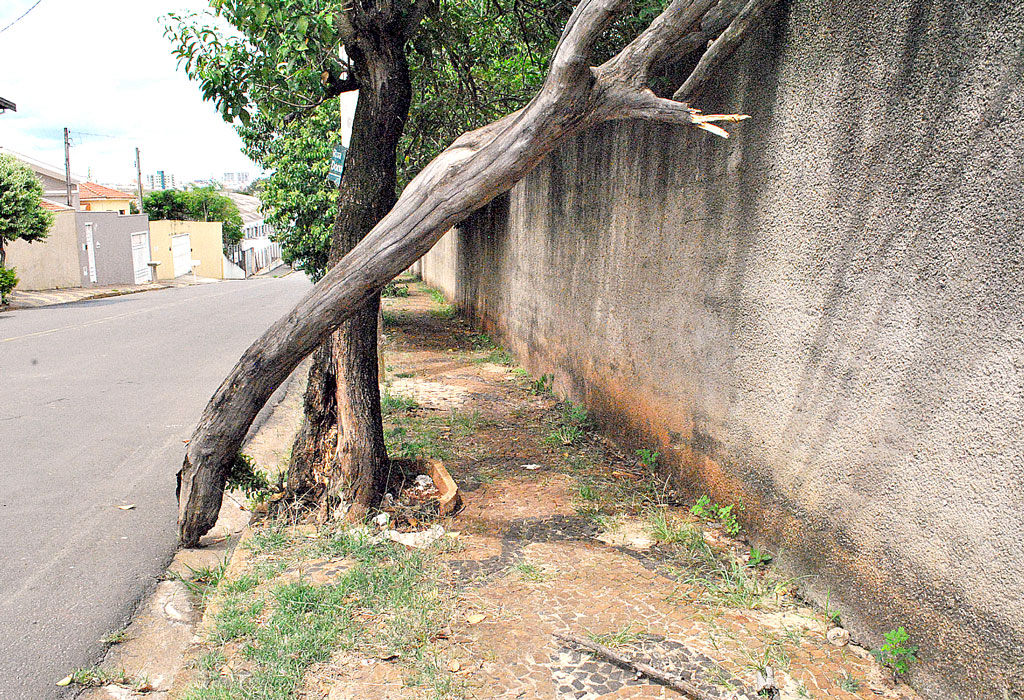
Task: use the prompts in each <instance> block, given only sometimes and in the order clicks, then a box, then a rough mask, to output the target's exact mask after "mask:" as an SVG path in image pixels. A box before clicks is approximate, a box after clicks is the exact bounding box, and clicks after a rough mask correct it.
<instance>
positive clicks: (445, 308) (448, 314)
mask: <svg viewBox="0 0 1024 700" xmlns="http://www.w3.org/2000/svg"><path fill="white" fill-rule="evenodd" d="M427 293H428V294H430V298H431V299H433V300H434V304H435V305H436V306H437V308H435V309H431V310H430V315H431V316H433V317H435V318H440V319H442V320H445V321H449V320H451V319H453V318H455V313H456V312H455V307H454V306H453V305H452V304H449V303H448V300H447V299H445V298H444V294H442V293H441V292H439V291H438V290H436V289H430V290H428V291H427Z"/></svg>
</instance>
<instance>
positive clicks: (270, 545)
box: [245, 526, 291, 554]
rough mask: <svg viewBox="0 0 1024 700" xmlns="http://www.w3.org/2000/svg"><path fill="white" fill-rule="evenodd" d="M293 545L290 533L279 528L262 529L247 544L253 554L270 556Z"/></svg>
mask: <svg viewBox="0 0 1024 700" xmlns="http://www.w3.org/2000/svg"><path fill="white" fill-rule="evenodd" d="M290 543H291V537H290V536H289V535H288V532H287V531H286V530H285V529H284V528H282V527H277V526H271V527H266V528H260V529H259V530H257V531H256V532H254V533H253V535H252V537H250V538H249V539H248V540H246V542H245V546H246V547H247V548H248V549H249V550H250V551H251V552H252V553H253V554H268V553H270V552H276V551H278V550H281V549H284V548H285V547H287V546H288V545H289V544H290Z"/></svg>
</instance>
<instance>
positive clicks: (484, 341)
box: [469, 333, 498, 350]
mask: <svg viewBox="0 0 1024 700" xmlns="http://www.w3.org/2000/svg"><path fill="white" fill-rule="evenodd" d="M469 342H470V344H471V345H472V346H473V349H474V350H493V349H495V348H497V347H498V345H497V344H496V343H495V342H494V341H493V340H491V336H489V335H487V334H486V333H476V334H474V335H471V336H469Z"/></svg>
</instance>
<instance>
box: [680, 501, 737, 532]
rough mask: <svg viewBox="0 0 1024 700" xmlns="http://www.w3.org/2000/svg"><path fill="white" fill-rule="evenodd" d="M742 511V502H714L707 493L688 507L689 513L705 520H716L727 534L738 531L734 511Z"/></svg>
mask: <svg viewBox="0 0 1024 700" xmlns="http://www.w3.org/2000/svg"><path fill="white" fill-rule="evenodd" d="M742 511H743V503H742V502H740V503H730V504H729V505H727V506H723V505H721V504H718V503H715V502H713V501H712V500H711V497H710V496H708V495H707V494H705V495H703V496H701V497H700V498H698V499H697V502H696V503H694V504H693V506H692V507H691V508H690V514H691V515H694V516H696V517H698V518H704V519H706V520H717V521H718V522H719V523H721V525H722V529H723V530H725V532H726V533H727V534H729V535H732V536H734V537H735V536H736V535H738V534H739V532H740V523H739V521H738V520H737V519H736V513H737V512H742Z"/></svg>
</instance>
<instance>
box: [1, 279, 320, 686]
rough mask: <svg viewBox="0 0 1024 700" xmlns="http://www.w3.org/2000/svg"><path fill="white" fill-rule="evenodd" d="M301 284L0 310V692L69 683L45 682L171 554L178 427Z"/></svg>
mask: <svg viewBox="0 0 1024 700" xmlns="http://www.w3.org/2000/svg"><path fill="white" fill-rule="evenodd" d="M308 289H309V282H308V281H307V280H306V277H305V276H304V275H302V274H301V273H294V274H291V275H289V276H287V277H283V278H278V279H258V280H248V281H239V282H222V283H219V284H207V285H202V286H196V287H184V288H177V289H167V290H160V291H153V292H146V293H143V294H134V295H131V296H123V297H116V298H111V299H103V300H98V301H91V302H80V303H76V304H68V305H64V306H54V307H47V308H42V309H30V310H24V311H13V312H7V313H3V314H0V698H2V699H3V700H15V699H16V700H46V699H48V698H64V697H70V696H72V695H73V691H70V690H64V689H60V688H57V687H56V686H55V683H56V682H57V681H58V680H60V679H61V678H62V677H64V676H65V675H66V674H67V673H68V672H69V671H70V670H71V669H74V668H76V667H83V666H90V665H93V664H95V663H96V662H97V661H98V659H99V656H100V654H101V652H102V650H103V646H102V644H101V643H100V642H99V639H100V638H101V637H102V636H103V635H105V634H107V633H109V632H111V631H115V630H119V629H121V628H122V627H123V626H124V624H125V623H126V622H127V620H128V619H129V617H130V616H131V614H132V612H133V610H134V608H135V606H136V604H137V603H138V601H139V600H141V598H142V597H143V596H144V595H146V594H147V593H148V592H149V590H151V588H152V587H153V586H154V585H155V583H156V580H157V577H158V576H159V575H160V574H161V573H162V572H163V570H164V567H165V566H166V564H167V563H168V561H169V559H170V557H171V555H172V554H173V551H174V548H175V529H174V524H175V515H176V506H175V500H174V477H175V473H176V471H177V469H178V467H179V465H180V463H181V458H182V455H183V453H184V444H183V440H186V439H187V438H188V437H189V435H190V433H191V431H192V428H193V426H194V425H195V423H196V421H197V420H198V418H199V415H200V413H201V412H202V409H203V407H204V406H205V405H206V401H207V400H208V399H209V397H210V396H211V395H212V394H213V392H214V390H215V389H216V388H217V386H218V385H219V384H220V382H221V380H222V379H223V378H224V376H225V375H226V374H227V372H228V371H229V370H230V369H231V367H232V365H233V364H234V362H235V360H237V359H238V357H239V355H241V353H242V352H243V351H244V350H245V348H246V347H248V345H249V343H251V342H252V341H253V340H255V339H256V337H257V336H259V334H260V333H261V332H262V331H263V330H265V329H266V327H267V326H269V325H270V324H271V323H272V322H273V321H274V320H276V319H277V318H278V317H279V316H281V315H282V314H284V313H285V312H286V311H288V310H289V309H290V308H291V307H292V305H293V304H294V303H295V302H296V301H297V300H298V299H299V298H300V297H301V296H302V294H303V293H304V292H305V291H306V290H308ZM128 504H134V505H135V506H136V507H135V508H134V509H133V510H127V511H126V510H120V509H118V508H117V506H119V505H128Z"/></svg>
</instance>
